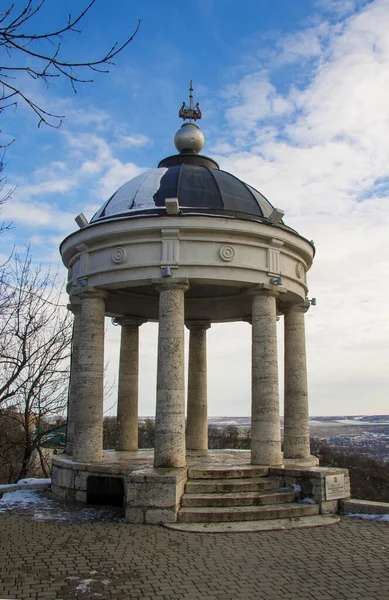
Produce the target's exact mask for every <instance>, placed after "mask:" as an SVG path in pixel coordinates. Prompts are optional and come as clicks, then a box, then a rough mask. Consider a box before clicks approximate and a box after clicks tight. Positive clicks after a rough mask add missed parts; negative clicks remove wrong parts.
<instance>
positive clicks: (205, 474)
mask: <svg viewBox="0 0 389 600" xmlns="http://www.w3.org/2000/svg"><path fill="white" fill-rule="evenodd" d="M267 475H269V467H257V466H255V465H238V466H233V465H224V466H217V467H203V468H201V467H192V468H190V469H189V471H188V476H189V478H190V479H237V478H239V477H266V476H267Z"/></svg>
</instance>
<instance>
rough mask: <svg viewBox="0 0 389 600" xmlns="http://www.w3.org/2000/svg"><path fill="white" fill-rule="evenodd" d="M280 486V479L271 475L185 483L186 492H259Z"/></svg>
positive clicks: (198, 480) (199, 480)
mask: <svg viewBox="0 0 389 600" xmlns="http://www.w3.org/2000/svg"><path fill="white" fill-rule="evenodd" d="M278 487H280V479H277V478H272V477H249V478H241V479H209V480H207V479H197V480H196V479H194V480H192V479H190V480H189V481H188V482H187V483H186V485H185V493H187V494H203V493H208V494H213V493H223V492H230V493H238V492H260V491H263V490H274V489H277V488H278Z"/></svg>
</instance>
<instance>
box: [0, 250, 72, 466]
mask: <svg viewBox="0 0 389 600" xmlns="http://www.w3.org/2000/svg"><path fill="white" fill-rule="evenodd" d="M71 336H72V319H71V317H70V316H69V314H68V311H67V310H66V309H65V307H64V306H63V304H62V303H61V291H60V290H58V288H57V282H56V277H55V276H52V274H51V273H50V270H44V269H42V268H41V267H40V266H34V265H33V264H32V261H31V256H30V252H29V250H27V252H26V254H25V256H24V257H23V258H21V257H20V256H19V255H18V254H17V253H13V255H12V256H11V258H10V259H9V261H8V262H7V263H6V264H5V265H4V266H3V267H1V268H0V415H1V422H2V423H3V424H4V422H6V421H8V422H12V423H14V424H15V423H17V424H18V425H17V428H18V431H19V432H22V435H21V436H20V435H18V436H16V439H15V445H16V446H18V448H19V450H18V452H20V448H21V447H22V457H21V464H20V471H19V473H18V478H23V477H25V476H26V474H27V472H28V468H29V464H30V462H31V458H32V456H33V454H34V452H37V453H38V454H39V453H40V452H41V449H42V447H43V446H44V444H45V442H46V441H47V439H48V438H49V437H50V434H51V433H52V432H53V431H55V430H57V429H58V428H59V427H61V426H62V425H63V420H62V421H61V419H60V416H61V415H63V414H64V413H65V411H66V403H67V383H68V377H69V353H70V343H71ZM58 420H59V422H57V421H58ZM0 433H1V432H0ZM0 437H1V435H0ZM41 458H42V456H41Z"/></svg>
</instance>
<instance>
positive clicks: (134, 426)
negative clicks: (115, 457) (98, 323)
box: [117, 317, 145, 450]
mask: <svg viewBox="0 0 389 600" xmlns="http://www.w3.org/2000/svg"><path fill="white" fill-rule="evenodd" d="M117 322H118V323H119V324H120V325H121V327H122V333H121V342H120V359H119V385H118V408H117V450H138V387H139V385H138V383H139V327H140V325H142V324H143V323H145V320H144V319H138V318H131V317H123V318H122V319H117Z"/></svg>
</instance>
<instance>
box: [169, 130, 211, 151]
mask: <svg viewBox="0 0 389 600" xmlns="http://www.w3.org/2000/svg"><path fill="white" fill-rule="evenodd" d="M174 145H175V147H176V148H177V150H178V152H184V151H186V152H195V153H196V154H198V153H199V152H200V151H201V150H202V147H203V146H204V136H203V133H202V131H201V129H200V127H199V126H198V125H196V124H195V123H184V124H183V125H181V129H179V130H178V131H177V133H176V135H175V136H174Z"/></svg>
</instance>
